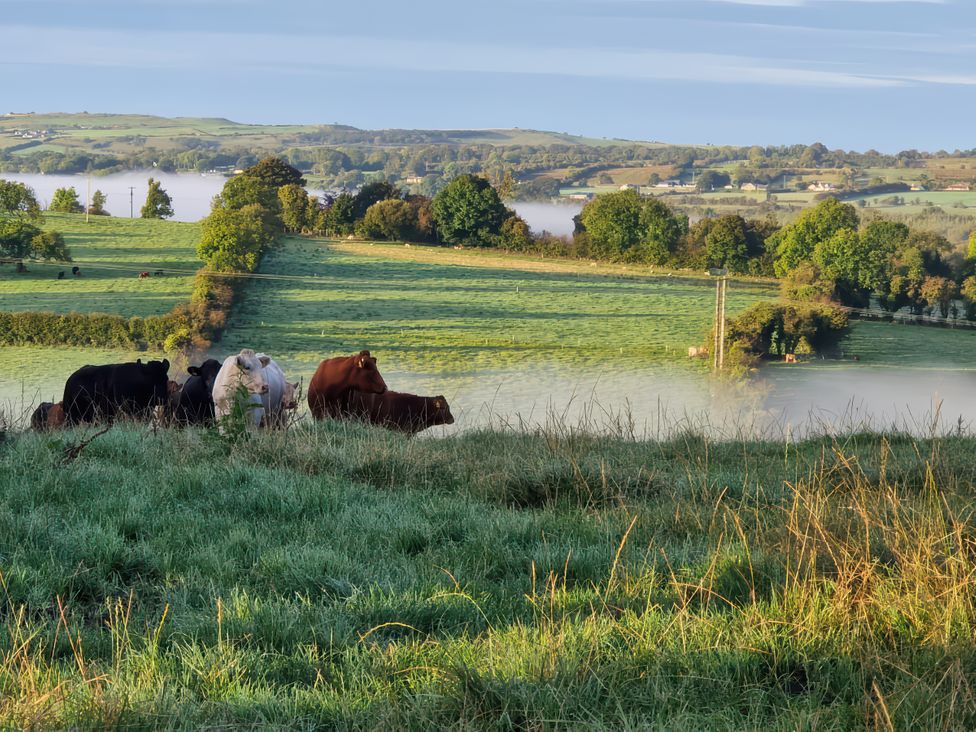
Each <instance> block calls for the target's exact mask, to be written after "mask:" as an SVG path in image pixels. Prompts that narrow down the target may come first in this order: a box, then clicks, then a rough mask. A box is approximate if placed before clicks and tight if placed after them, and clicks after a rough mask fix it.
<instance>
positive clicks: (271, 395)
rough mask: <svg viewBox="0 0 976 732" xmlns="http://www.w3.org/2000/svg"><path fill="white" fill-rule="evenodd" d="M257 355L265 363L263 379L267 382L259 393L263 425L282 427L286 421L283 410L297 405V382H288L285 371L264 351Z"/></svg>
mask: <svg viewBox="0 0 976 732" xmlns="http://www.w3.org/2000/svg"><path fill="white" fill-rule="evenodd" d="M257 356H258V359H259V360H260V361H261V363H263V364H265V366H264V380H265V381H266V382H267V384H268V391H267V392H265V393H263V394H262V395H261V406H262V408H263V412H264V426H265V427H284V426H285V425H286V424H287V423H288V417H287V415H286V414H285V410H289V409H296V408H297V407H298V402H297V401H296V400H295V393H296V392H297V391H298V382H297V381H296V382H295V383H294V384H292V383H289V381H288V380H287V379H286V378H285V372H284V371H282V370H281V367H280V366H279V365H278V364H277V363H276V362H275V360H274V359H273V358H271V356H269V355H267V354H266V353H259V354H257ZM265 359H267V361H265Z"/></svg>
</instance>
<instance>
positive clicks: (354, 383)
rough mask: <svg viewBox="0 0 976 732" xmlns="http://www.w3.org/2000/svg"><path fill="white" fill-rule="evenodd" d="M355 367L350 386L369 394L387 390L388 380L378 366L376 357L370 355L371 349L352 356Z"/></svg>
mask: <svg viewBox="0 0 976 732" xmlns="http://www.w3.org/2000/svg"><path fill="white" fill-rule="evenodd" d="M351 358H352V361H353V367H352V373H351V376H350V379H349V382H350V383H349V386H350V387H351V388H353V389H355V390H357V391H362V392H365V393H367V394H382V393H383V392H384V391H386V382H385V381H383V377H382V376H381V375H380V370H379V369H378V368H377V367H376V359H375V358H374V357H373V356H370V355H369V351H360V352H359V355H358V356H352V357H351Z"/></svg>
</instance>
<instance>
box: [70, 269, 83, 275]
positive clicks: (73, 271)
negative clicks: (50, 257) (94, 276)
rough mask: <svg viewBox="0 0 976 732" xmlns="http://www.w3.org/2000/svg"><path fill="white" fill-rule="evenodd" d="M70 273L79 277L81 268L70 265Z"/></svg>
mask: <svg viewBox="0 0 976 732" xmlns="http://www.w3.org/2000/svg"><path fill="white" fill-rule="evenodd" d="M71 274H73V275H74V276H75V277H81V269H80V268H79V267H72V268H71Z"/></svg>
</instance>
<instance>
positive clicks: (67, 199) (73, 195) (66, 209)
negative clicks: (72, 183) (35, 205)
mask: <svg viewBox="0 0 976 732" xmlns="http://www.w3.org/2000/svg"><path fill="white" fill-rule="evenodd" d="M48 210H50V211H58V212H60V213H81V212H82V211H83V210H84V207H83V206H82V205H81V202H80V201H79V200H78V191H76V190H75V189H74V187H71V188H58V189H57V190H55V191H54V196H53V197H52V198H51V205H50V206H49V207H48Z"/></svg>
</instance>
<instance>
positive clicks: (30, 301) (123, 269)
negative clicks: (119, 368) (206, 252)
mask: <svg viewBox="0 0 976 732" xmlns="http://www.w3.org/2000/svg"><path fill="white" fill-rule="evenodd" d="M44 219H45V221H44V228H45V229H51V230H55V231H60V232H61V233H62V234H64V237H65V240H66V241H67V243H68V247H69V248H70V250H71V256H72V259H73V260H74V261H73V262H72V263H67V264H53V263H41V262H34V263H29V264H28V270H29V271H28V272H26V273H22V274H17V273H16V272H15V271H14V268H13V266H12V265H3V266H0V309H3V310H7V311H14V312H18V311H46V312H55V313H70V312H80V313H90V312H100V313H110V314H115V315H124V316H126V317H131V316H140V317H145V316H147V315H162V314H163V313H166V312H168V311H169V310H171V309H172V308H173V306H174V305H177V304H179V303H181V302H186V301H187V300H188V299H189V296H190V292H191V291H192V289H193V276H194V273H195V272H196V270H197V269H199V267H200V261H199V259H197V256H196V245H197V242H198V241H199V237H200V227H199V225H198V224H196V223H180V222H171V221H160V220H151V219H127V218H118V217H107V216H106V217H102V216H92V217H91V221H90V222H88V223H86V222H85V216H84V214H55V213H45V214H44ZM72 265H76V266H78V267H79V268H80V269H81V272H82V276H81V277H72V276H71V267H72ZM159 269H162V270H163V272H164V273H165V274H164V276H162V277H150V278H148V279H139V277H138V274H139V273H140V272H143V271H147V270H148V271H150V272H155V271H156V270H159ZM167 270H169V271H167ZM61 271H64V272H65V273H66V277H65V279H63V280H59V279H57V274H58V272H61Z"/></svg>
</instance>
